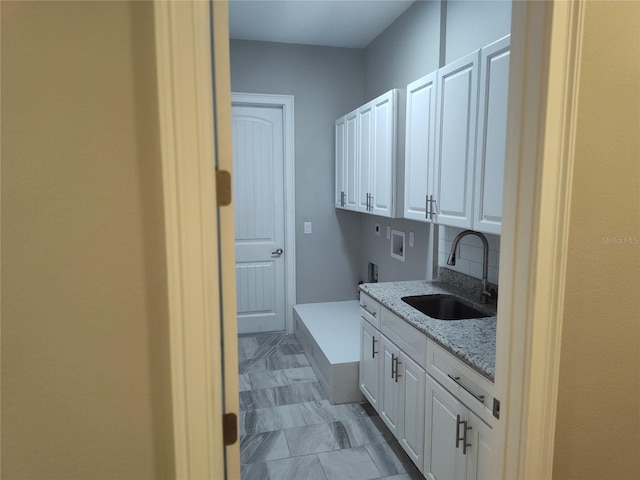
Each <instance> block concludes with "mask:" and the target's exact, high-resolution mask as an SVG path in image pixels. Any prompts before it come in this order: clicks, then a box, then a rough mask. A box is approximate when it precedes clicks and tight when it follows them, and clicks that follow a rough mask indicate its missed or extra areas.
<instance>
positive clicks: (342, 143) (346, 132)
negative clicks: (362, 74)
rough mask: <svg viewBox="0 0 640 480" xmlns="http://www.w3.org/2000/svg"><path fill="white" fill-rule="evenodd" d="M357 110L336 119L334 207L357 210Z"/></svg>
mask: <svg viewBox="0 0 640 480" xmlns="http://www.w3.org/2000/svg"><path fill="white" fill-rule="evenodd" d="M356 120H357V112H355V111H354V112H351V113H349V114H347V115H345V116H344V117H341V118H339V119H338V120H336V198H335V206H336V208H344V209H346V210H357V200H358V179H357V173H358V164H357V135H356V134H357V130H356Z"/></svg>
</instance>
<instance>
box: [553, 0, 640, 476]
mask: <svg viewBox="0 0 640 480" xmlns="http://www.w3.org/2000/svg"><path fill="white" fill-rule="evenodd" d="M585 19H586V23H585V27H584V28H585V29H584V45H583V57H582V66H581V72H580V74H581V77H580V93H579V95H580V96H579V108H578V125H577V127H578V130H577V139H576V140H577V149H576V163H575V171H574V179H573V198H572V204H571V208H572V211H571V223H570V235H569V264H568V271H567V284H566V286H567V290H566V303H565V316H564V325H563V337H562V352H561V367H560V390H559V398H558V417H557V428H556V443H555V456H554V477H555V478H558V479H570V478H575V479H585V478H592V479H604V478H616V479H627V478H629V479H630V478H640V463H639V462H640V460H639V459H640V457H639V456H638V451H639V448H640V417H639V414H640V244H639V243H640V133H639V132H640V48H639V47H640V2H636V1H634V2H587V3H586V18H585Z"/></svg>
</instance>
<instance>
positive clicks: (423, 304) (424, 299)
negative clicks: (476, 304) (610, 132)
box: [402, 294, 492, 320]
mask: <svg viewBox="0 0 640 480" xmlns="http://www.w3.org/2000/svg"><path fill="white" fill-rule="evenodd" d="M402 301H403V302H405V303H407V304H409V305H411V306H412V307H413V308H415V309H416V310H418V311H420V312H422V313H424V314H425V315H428V316H429V317H432V318H437V319H439V320H467V319H470V318H484V317H491V316H492V315H491V314H488V313H485V312H483V311H481V310H477V309H475V308H473V307H470V306H469V305H467V304H466V303H464V302H462V301H460V300H459V299H458V298H457V297H455V296H453V295H444V294H437V295H415V296H411V297H402Z"/></svg>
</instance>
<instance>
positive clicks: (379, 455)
mask: <svg viewBox="0 0 640 480" xmlns="http://www.w3.org/2000/svg"><path fill="white" fill-rule="evenodd" d="M238 351H239V364H240V458H241V464H242V465H241V467H242V480H368V479H386V480H422V479H423V477H422V475H421V474H420V472H419V471H418V469H417V468H416V467H415V465H413V463H412V462H411V460H409V457H407V456H406V454H405V453H404V452H403V451H402V448H401V447H400V445H399V444H398V442H397V441H396V440H395V438H393V436H392V435H391V433H390V432H389V431H388V429H387V427H386V426H385V425H384V424H383V422H382V420H381V419H380V417H379V416H378V415H377V413H376V412H375V411H374V410H373V409H372V408H371V406H370V405H369V404H367V403H362V404H360V403H348V404H344V405H331V403H330V402H329V400H327V396H326V395H325V393H324V391H323V390H322V387H321V386H320V384H319V383H318V379H317V378H316V376H315V374H314V372H313V369H312V368H311V366H310V365H309V360H308V359H307V357H306V355H305V354H304V351H303V350H302V347H301V346H300V344H299V343H298V341H297V340H296V338H295V336H294V335H283V334H267V333H263V334H256V335H242V336H240V337H239V338H238Z"/></svg>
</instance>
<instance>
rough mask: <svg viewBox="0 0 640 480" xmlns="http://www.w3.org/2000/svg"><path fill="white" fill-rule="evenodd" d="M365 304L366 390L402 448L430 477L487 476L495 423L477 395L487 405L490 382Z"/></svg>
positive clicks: (377, 308)
mask: <svg viewBox="0 0 640 480" xmlns="http://www.w3.org/2000/svg"><path fill="white" fill-rule="evenodd" d="M360 305H361V317H362V318H361V319H360V379H359V385H360V391H361V392H362V393H363V395H364V396H365V397H366V398H367V400H368V401H369V402H370V403H371V405H372V406H373V407H374V408H375V410H376V411H377V412H378V414H379V415H380V418H381V419H382V421H383V422H384V423H385V425H386V426H387V427H388V428H389V430H390V431H391V432H392V433H393V435H394V436H395V437H396V438H397V439H398V442H399V443H400V445H401V446H402V448H403V449H404V451H405V452H406V453H407V455H408V456H409V457H410V458H411V460H412V461H413V462H414V464H415V465H416V466H417V467H418V469H419V470H420V471H421V472H422V473H423V474H424V476H425V477H426V478H428V479H438V480H443V479H456V480H457V479H469V480H474V479H479V478H488V474H489V470H488V466H489V461H490V458H491V445H492V443H491V427H490V426H489V425H488V424H487V423H486V422H490V421H491V420H490V419H489V415H490V413H489V409H488V408H487V406H486V405H485V403H484V401H480V400H479V398H483V399H484V398H485V397H486V399H487V401H486V403H487V404H488V403H489V401H488V399H489V398H490V397H492V393H493V389H492V384H487V383H485V382H488V381H487V380H483V379H482V378H478V377H481V376H480V374H478V373H477V372H473V371H470V367H468V366H467V365H466V364H463V363H462V362H460V361H459V360H458V359H456V358H454V357H453V356H452V355H451V354H450V353H448V352H446V351H444V349H443V348H442V347H440V346H439V345H436V344H435V343H434V342H432V341H431V340H427V338H426V336H425V335H424V334H423V333H422V332H420V331H418V330H417V329H415V328H414V327H413V326H411V325H410V324H409V323H407V322H405V321H404V320H402V319H401V318H400V317H398V316H397V315H395V314H393V313H392V312H391V311H389V310H388V309H386V308H384V307H382V306H381V305H380V304H379V303H377V302H376V301H374V300H373V299H372V298H371V297H368V296H366V295H364V294H362V295H361V298H360ZM427 372H429V373H427ZM432 374H433V375H434V376H435V377H436V378H437V379H438V380H437V381H436V380H435V379H434V377H432ZM443 385H445V386H443ZM469 391H471V392H474V394H470V393H468V392H469ZM481 418H484V419H485V421H483V420H482V419H481Z"/></svg>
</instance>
